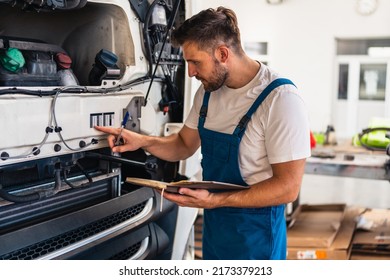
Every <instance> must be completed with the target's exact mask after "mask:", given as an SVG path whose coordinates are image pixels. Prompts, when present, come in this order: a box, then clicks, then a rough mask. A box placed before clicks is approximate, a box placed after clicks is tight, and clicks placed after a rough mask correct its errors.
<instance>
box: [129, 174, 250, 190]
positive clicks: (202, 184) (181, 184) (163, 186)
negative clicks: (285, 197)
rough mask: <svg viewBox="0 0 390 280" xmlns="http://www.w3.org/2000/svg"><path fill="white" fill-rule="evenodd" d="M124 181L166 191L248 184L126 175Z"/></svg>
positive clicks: (236, 186)
mask: <svg viewBox="0 0 390 280" xmlns="http://www.w3.org/2000/svg"><path fill="white" fill-rule="evenodd" d="M126 182H127V183H130V184H135V185H139V186H143V187H148V188H153V189H157V190H164V191H167V192H172V193H178V190H179V189H180V188H190V189H206V190H245V189H248V188H249V186H241V185H235V184H230V183H223V182H216V181H188V180H183V181H178V182H171V183H167V182H161V181H156V180H151V179H144V178H135V177H127V178H126Z"/></svg>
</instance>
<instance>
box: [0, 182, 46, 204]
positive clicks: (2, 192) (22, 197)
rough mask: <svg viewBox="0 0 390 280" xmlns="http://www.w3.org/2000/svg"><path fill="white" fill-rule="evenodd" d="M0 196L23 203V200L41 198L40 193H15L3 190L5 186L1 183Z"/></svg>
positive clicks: (28, 200)
mask: <svg viewBox="0 0 390 280" xmlns="http://www.w3.org/2000/svg"><path fill="white" fill-rule="evenodd" d="M0 197H1V198H2V199H4V200H7V201H10V202H15V203H23V202H31V201H34V200H39V199H40V198H41V197H40V195H39V194H38V193H33V194H28V195H13V194H10V193H8V192H7V191H5V190H3V186H2V185H1V184H0Z"/></svg>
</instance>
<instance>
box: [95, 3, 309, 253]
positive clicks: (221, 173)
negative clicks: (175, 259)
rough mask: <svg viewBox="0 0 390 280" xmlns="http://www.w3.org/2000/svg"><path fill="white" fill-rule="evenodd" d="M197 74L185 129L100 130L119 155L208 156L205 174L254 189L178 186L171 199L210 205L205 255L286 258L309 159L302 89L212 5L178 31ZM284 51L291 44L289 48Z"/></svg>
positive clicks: (189, 204) (178, 40)
mask: <svg viewBox="0 0 390 280" xmlns="http://www.w3.org/2000/svg"><path fill="white" fill-rule="evenodd" d="M172 39H173V41H174V42H175V44H177V45H180V46H181V47H182V50H183V56H184V59H185V60H186V62H187V67H188V73H189V76H190V77H195V78H196V79H198V80H200V81H201V83H202V85H201V87H200V88H199V89H198V91H197V93H196V95H195V98H194V102H193V106H192V108H191V111H190V113H189V115H188V117H187V119H186V121H185V123H184V126H183V128H182V129H181V130H180V131H179V132H178V133H177V134H173V135H170V136H166V137H159V136H148V135H142V134H138V133H134V132H132V131H129V130H123V133H122V134H121V136H122V137H123V140H124V144H123V145H121V146H115V139H116V137H117V136H118V135H119V133H120V129H119V128H111V127H96V129H97V130H99V131H102V132H105V133H109V134H111V135H110V136H109V137H108V142H109V145H110V147H111V148H112V151H113V152H125V151H133V150H137V149H139V148H142V149H144V150H145V151H147V152H149V153H151V154H153V155H154V156H156V157H158V158H161V159H164V160H167V161H179V160H183V159H186V158H188V157H190V156H191V155H193V154H194V153H195V152H196V151H197V150H198V148H199V147H201V153H202V160H201V165H202V172H203V180H206V181H222V182H227V183H233V184H240V185H249V186H250V187H249V188H247V189H244V190H240V191H224V192H223V191H222V192H216V191H213V192H212V191H208V190H204V189H197V190H194V189H188V188H181V189H180V194H174V193H168V192H165V193H164V197H165V198H166V199H168V200H171V201H173V202H175V203H177V204H178V205H179V206H184V207H197V208H203V209H204V217H203V219H204V221H203V244H202V249H203V255H202V258H203V259H230V260H235V259H237V260H238V259H286V250H287V237H286V236H287V234H286V221H285V204H286V203H289V202H293V201H294V200H296V198H297V197H298V194H299V191H300V186H301V182H302V177H303V174H304V166H305V161H306V158H307V157H309V156H310V129H309V120H308V114H307V109H306V106H305V104H304V101H303V99H302V98H301V96H300V95H299V94H298V90H297V88H296V87H295V85H294V84H293V83H292V82H291V81H290V80H288V79H285V78H281V76H279V75H278V74H277V73H276V72H275V71H273V70H272V69H271V68H270V67H268V66H267V65H265V64H263V63H261V62H258V61H256V60H253V59H251V58H250V57H249V56H248V55H247V54H246V53H245V52H244V50H243V48H242V46H241V39H240V31H239V28H238V23H237V18H236V15H235V13H234V12H233V11H232V10H230V9H228V8H224V7H219V8H217V9H211V8H210V9H206V10H203V11H201V12H200V13H198V14H196V15H194V16H193V17H191V18H189V19H187V20H186V21H185V22H184V23H183V24H182V25H181V26H180V27H179V28H177V29H176V30H174V31H173V33H172ZM286 49H287V48H286Z"/></svg>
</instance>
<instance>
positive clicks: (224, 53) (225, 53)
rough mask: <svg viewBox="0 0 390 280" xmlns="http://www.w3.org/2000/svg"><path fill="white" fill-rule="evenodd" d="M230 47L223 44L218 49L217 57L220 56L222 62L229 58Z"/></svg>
mask: <svg viewBox="0 0 390 280" xmlns="http://www.w3.org/2000/svg"><path fill="white" fill-rule="evenodd" d="M229 54H230V52H229V48H227V47H226V46H224V45H222V46H219V47H218V48H217V50H216V57H217V58H218V60H219V61H220V62H222V63H225V62H226V60H227V59H228V58H229Z"/></svg>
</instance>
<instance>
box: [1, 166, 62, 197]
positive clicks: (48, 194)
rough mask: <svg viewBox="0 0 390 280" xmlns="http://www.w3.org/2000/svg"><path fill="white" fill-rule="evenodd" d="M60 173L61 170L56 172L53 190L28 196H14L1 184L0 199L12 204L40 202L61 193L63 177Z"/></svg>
mask: <svg viewBox="0 0 390 280" xmlns="http://www.w3.org/2000/svg"><path fill="white" fill-rule="evenodd" d="M59 172H60V171H59V170H56V173H55V181H54V188H53V189H49V190H42V191H37V192H35V193H32V194H26V195H14V194H10V193H9V192H7V191H6V190H4V189H3V186H2V185H1V184H0V197H1V198H2V199H4V200H7V201H10V202H14V203H24V202H32V201H35V200H40V199H42V198H46V197H51V196H54V195H55V194H56V193H57V192H58V191H59V189H60V186H61V177H60V173H59Z"/></svg>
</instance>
